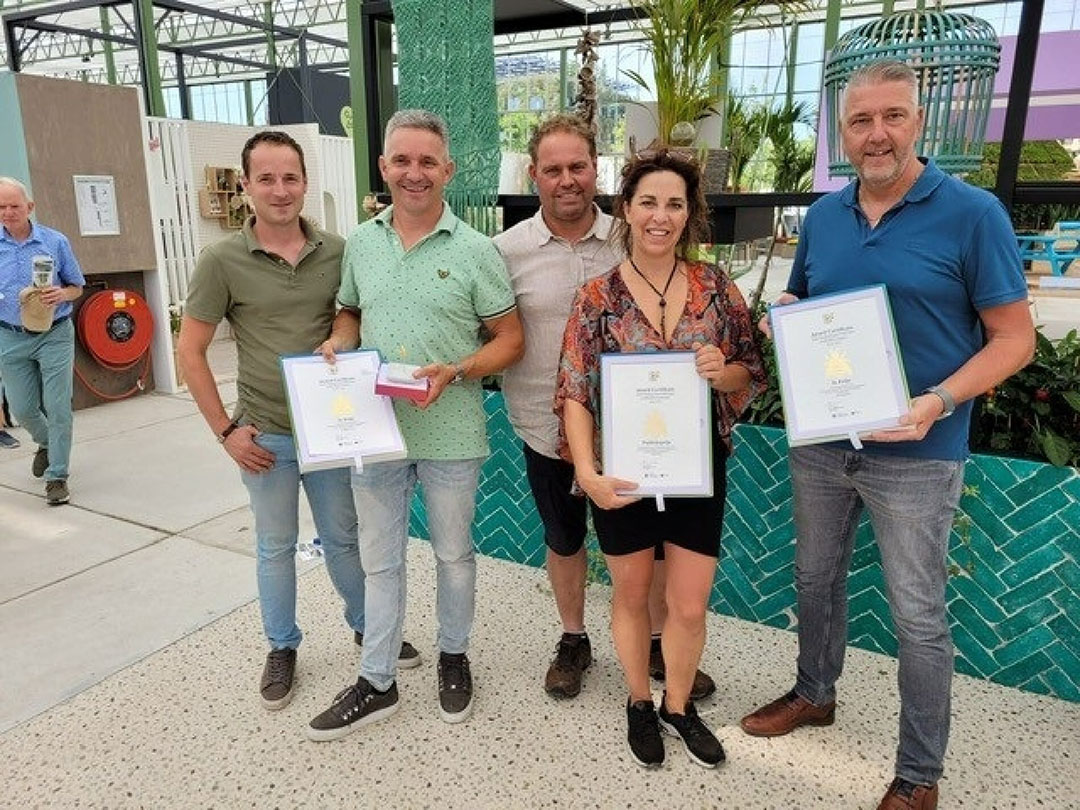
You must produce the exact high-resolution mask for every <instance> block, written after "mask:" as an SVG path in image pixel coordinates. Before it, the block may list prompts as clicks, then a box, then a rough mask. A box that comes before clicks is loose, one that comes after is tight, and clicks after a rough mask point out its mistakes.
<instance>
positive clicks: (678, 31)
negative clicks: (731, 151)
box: [623, 0, 808, 144]
mask: <svg viewBox="0 0 1080 810" xmlns="http://www.w3.org/2000/svg"><path fill="white" fill-rule="evenodd" d="M631 5H632V6H633V7H634V8H635V9H636V10H637V12H638V14H639V18H638V20H637V24H636V25H637V30H638V31H639V32H640V33H641V34H642V36H644V38H645V45H646V47H647V48H648V49H649V51H650V52H651V53H652V59H653V83H652V85H651V87H654V88H655V90H656V117H657V125H658V134H659V141H660V142H661V143H664V144H668V143H670V139H671V130H672V129H673V128H674V126H675V125H676V124H678V123H681V122H688V123H691V124H693V123H695V122H697V121H698V120H700V119H702V118H704V117H705V116H707V115H709V114H710V113H720V112H722V110H721V109H720V105H721V103H722V102H723V95H722V84H721V82H719V81H718V80H717V77H716V75H715V73H714V71H712V69H711V68H712V61H713V59H714V58H716V56H717V55H718V54H719V53H720V51H721V49H722V48H723V46H724V43H725V42H726V41H727V38H728V37H729V36H730V34H731V31H732V30H733V29H734V28H735V27H737V26H738V25H740V24H741V23H743V22H745V21H746V20H747V19H749V18H751V17H753V16H754V14H755V13H756V12H757V11H759V10H760V9H761V8H762V7H764V6H768V7H770V8H777V7H779V8H781V9H786V8H788V7H793V8H803V7H806V6H807V5H808V4H807V3H806V2H804V1H803V0H795V2H791V1H790V0H788V1H787V2H785V1H783V0H781V1H780V2H777V0H773V1H772V2H766V0H631ZM623 72H624V73H625V74H626V76H627V77H628V78H629V79H630V80H631V81H633V82H634V83H636V84H638V85H640V86H641V87H642V88H645V89H649V88H650V84H649V82H647V81H646V80H645V78H644V77H643V76H642V75H641V74H639V73H636V72H635V71H632V70H625V71H623Z"/></svg>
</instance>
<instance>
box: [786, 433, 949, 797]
mask: <svg viewBox="0 0 1080 810" xmlns="http://www.w3.org/2000/svg"><path fill="white" fill-rule="evenodd" d="M789 461H790V466H791V479H792V485H793V488H794V494H795V525H796V532H797V538H798V539H797V541H796V546H795V584H796V589H797V592H798V608H799V658H798V678H797V680H796V682H795V691H796V692H797V693H798V694H799V695H801V696H802V697H804V698H805V699H807V700H809V701H811V702H812V703H816V704H818V705H820V704H823V703H827V702H829V701H832V700H835V698H836V680H837V678H839V677H840V672H841V670H842V669H843V666H844V649H845V646H846V644H847V629H848V628H847V620H848V610H847V608H848V605H847V576H848V566H849V564H850V562H851V553H852V545H853V542H854V536H855V529H856V528H857V526H858V523H859V517H860V515H861V514H862V511H863V507H864V506H865V507H866V508H867V509H868V510H869V512H870V521H871V524H872V525H873V528H874V538H875V540H876V541H877V546H878V549H879V551H880V552H881V564H882V568H883V569H884V572H885V587H886V593H887V596H888V599H889V609H890V611H891V613H892V618H893V624H894V625H895V627H896V637H897V641H898V642H899V655H898V658H899V675H898V679H897V680H898V682H899V687H900V739H899V745H898V747H897V755H896V775H897V776H899V777H901V778H902V779H907V780H908V781H910V782H915V783H918V784H933V783H934V782H937V781H938V779H939V778H940V776H941V772H942V761H943V760H944V758H945V747H946V745H947V743H948V738H949V709H950V690H951V686H952V674H953V646H952V638H951V635H950V633H949V622H948V618H947V616H946V612H945V583H946V580H947V578H948V574H947V569H946V554H947V552H948V545H949V531H950V529H951V527H952V521H953V515H954V513H955V511H956V507H957V505H958V504H959V502H960V493H961V490H962V488H963V482H964V465H963V462H961V461H938V460H930V459H918V458H900V457H895V456H875V455H869V454H866V453H856V452H850V451H847V450H843V449H837V448H831V447H795V448H792V449H791V452H790V458H789Z"/></svg>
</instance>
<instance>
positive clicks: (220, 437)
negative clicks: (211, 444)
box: [217, 421, 240, 444]
mask: <svg viewBox="0 0 1080 810" xmlns="http://www.w3.org/2000/svg"><path fill="white" fill-rule="evenodd" d="M238 427H240V423H239V422H236V421H232V422H229V426H228V427H226V428H225V429H224V430H223V431H221V433H219V434H218V437H217V440H218V444H225V440H226V439H227V438H229V434H230V433H232V432H233V431H234V430H236V429H237V428H238Z"/></svg>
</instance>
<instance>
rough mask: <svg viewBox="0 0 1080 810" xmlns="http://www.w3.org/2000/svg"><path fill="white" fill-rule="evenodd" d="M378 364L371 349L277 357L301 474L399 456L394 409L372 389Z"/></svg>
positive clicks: (401, 446) (400, 443) (401, 448)
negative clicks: (331, 358)
mask: <svg viewBox="0 0 1080 810" xmlns="http://www.w3.org/2000/svg"><path fill="white" fill-rule="evenodd" d="M379 362H380V361H379V353H378V352H375V351H358V352H342V353H339V354H338V355H337V360H336V362H335V363H333V364H330V363H327V362H326V361H325V360H324V359H323V357H322V356H321V355H303V356H299V357H283V358H281V369H282V374H283V375H284V378H285V389H286V391H287V393H288V397H289V412H290V414H291V415H292V423H293V436H294V437H295V440H296V449H297V460H298V462H299V464H300V470H301V472H308V471H310V470H321V469H328V468H331V467H348V466H350V465H352V466H356V467H357V468H362V466H363V464H364V463H365V462H373V461H383V460H387V459H393V458H404V457H405V454H406V451H405V441H404V439H403V438H402V436H401V431H400V429H399V428H398V424H397V419H396V417H395V416H394V407H393V405H392V404H391V402H390V399H389V397H385V396H379V395H377V394H376V393H375V379H376V376H377V374H378V370H379Z"/></svg>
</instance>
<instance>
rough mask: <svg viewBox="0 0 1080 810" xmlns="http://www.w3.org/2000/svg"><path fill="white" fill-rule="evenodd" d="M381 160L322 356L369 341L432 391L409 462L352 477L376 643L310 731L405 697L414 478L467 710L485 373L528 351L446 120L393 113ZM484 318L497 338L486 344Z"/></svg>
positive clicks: (327, 735)
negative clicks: (471, 214)
mask: <svg viewBox="0 0 1080 810" xmlns="http://www.w3.org/2000/svg"><path fill="white" fill-rule="evenodd" d="M379 168H380V171H381V172H382V177H383V180H384V181H386V184H387V186H388V187H389V189H390V196H391V200H392V203H393V204H392V205H391V206H390V207H389V208H387V209H386V210H385V211H384V212H383V213H382V214H380V215H379V216H377V217H375V218H374V219H372V220H370V221H368V222H365V223H364V224H362V225H360V226H359V227H358V228H357V229H356V230H355V231H354V232H353V234H352V235H351V236H350V237H349V241H348V244H347V245H346V249H345V262H344V269H343V274H342V283H341V291H340V292H339V293H338V301H339V302H340V303H341V305H342V306H343V307H344V308H343V309H342V310H341V312H339V313H338V315H337V318H335V320H334V328H333V333H332V334H331V337H330V340H328V341H326V343H325V344H323V354H324V356H326V357H327V359H328V360H331V361H332V360H333V357H334V353H335V352H338V351H343V350H346V349H351V348H354V347H355V346H356V345H357V344H358V342H361V343H362V344H363V345H364V346H365V347H366V348H369V349H371V348H373V349H378V350H379V351H380V352H381V353H382V355H383V358H384V359H386V360H388V361H394V362H399V363H407V364H411V365H415V366H419V367H420V368H419V369H418V370H417V371H416V372H414V376H415V377H418V378H420V377H426V378H427V379H428V380H429V382H430V389H429V391H428V395H427V399H425V400H424V401H423V402H420V403H419V404H414V403H413V402H411V401H408V400H398V401H397V402H395V409H396V412H397V417H398V423H399V424H400V425H401V431H402V434H403V435H404V437H405V443H406V445H407V448H408V457H407V458H406V459H403V460H399V461H386V462H380V463H378V464H372V465H369V466H365V467H364V469H363V470H362V471H361V472H359V473H356V472H354V473H353V491H354V493H355V496H356V506H357V510H356V511H357V514H358V516H359V518H360V537H361V544H360V557H361V560H362V561H363V564H364V570H365V571H366V572H367V609H366V615H367V627H368V632H367V642H366V643H365V645H364V651H363V655H362V656H361V659H360V677H359V678H358V679H357V682H356V683H355V684H354V685H352V686H349V687H348V688H347V689H345V690H343V691H342V692H341V693H340V694H339V695H338V696H337V697H336V698H335V699H334V703H333V705H331V706H330V708H329V709H327V710H326V711H325V712H323V713H322V714H320V715H318V716H317V717H315V718H314V719H313V720H312V721H311V723H310V725H309V727H308V736H309V737H310V738H311V739H313V740H333V739H337V738H339V737H343V736H345V735H346V734H348V733H349V732H350V731H353V730H355V729H356V728H357V727H359V726H361V725H365V724H367V723H371V722H374V721H376V720H379V719H381V718H383V717H387V716H389V715H390V714H392V713H393V712H395V711H396V710H397V708H398V706H399V705H400V704H399V700H398V691H397V683H396V674H397V673H396V656H395V654H394V650H395V649H396V647H397V645H398V644H399V643H400V642H401V632H402V621H403V619H404V613H405V547H406V544H407V541H408V529H409V504H410V502H411V500H412V493H413V488H414V486H415V484H416V482H417V481H419V482H420V483H421V484H422V485H423V489H424V503H425V507H426V509H427V516H428V527H429V529H430V532H431V546H432V549H433V550H434V552H435V557H436V571H437V586H438V597H437V613H438V622H439V635H438V644H439V705H440V714H441V716H442V719H443V720H445V721H446V722H449V723H458V722H461V721H463V720H465V719H466V718H467V717H468V716H469V714H470V712H471V710H472V694H473V688H472V676H471V673H470V670H469V660H468V658H467V656H466V649H467V647H468V642H469V633H470V631H471V630H472V621H473V612H474V596H475V584H476V561H475V559H474V556H473V546H472V536H471V526H472V520H473V513H474V511H475V506H476V488H477V483H478V480H479V475H480V465H481V462H482V461H483V460H484V457H486V456H487V454H488V444H487V435H486V430H485V425H486V420H485V417H484V410H483V402H482V391H481V389H480V379H481V378H482V377H484V376H485V375H488V374H493V373H495V372H498V371H501V370H502V369H504V368H506V367H507V366H508V365H510V364H512V363H514V362H516V361H517V360H518V358H519V357H520V356H521V353H522V351H523V342H522V341H523V339H522V332H521V322H520V321H519V319H518V315H517V311H516V310H515V307H514V294H513V291H512V290H511V289H510V280H509V278H508V276H507V273H506V266H505V265H504V264H503V261H502V259H501V258H500V256H499V254H498V251H496V250H495V247H494V246H493V245H492V243H491V240H490V239H488V238H487V237H486V236H484V235H482V234H480V233H477V232H476V231H474V230H473V229H472V228H470V227H469V226H468V225H466V224H465V223H464V222H462V221H461V220H459V219H458V218H457V217H456V216H454V214H453V213H452V212H451V211H450V209H449V207H447V206H446V204H445V203H444V202H443V189H444V187H445V186H446V184H447V182H449V180H450V178H451V176H452V175H453V172H454V164H453V162H452V161H451V160H450V154H449V141H448V133H447V128H446V123H445V122H444V121H443V120H442V119H441V118H440V117H438V116H437V115H434V114H433V113H430V112H427V111H424V110H403V111H400V112H398V113H396V114H395V115H394V116H393V117H392V118H391V119H390V121H389V123H388V124H387V126H386V137H385V140H384V142H383V154H382V156H381V157H380V158H379ZM481 325H483V326H485V327H486V328H487V330H488V331H489V332H490V334H491V336H492V337H491V340H490V341H488V342H487V343H484V344H481V341H480V338H479V332H480V327H481ZM361 338H362V339H361Z"/></svg>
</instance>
